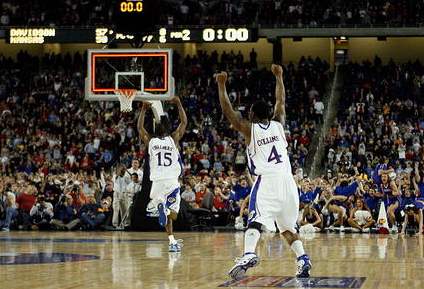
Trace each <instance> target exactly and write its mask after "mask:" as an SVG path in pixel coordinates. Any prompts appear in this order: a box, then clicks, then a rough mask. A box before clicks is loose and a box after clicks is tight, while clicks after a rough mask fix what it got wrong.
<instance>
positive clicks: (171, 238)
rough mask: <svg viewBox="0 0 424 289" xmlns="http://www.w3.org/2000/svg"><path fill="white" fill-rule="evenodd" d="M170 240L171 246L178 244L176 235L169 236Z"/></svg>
mask: <svg viewBox="0 0 424 289" xmlns="http://www.w3.org/2000/svg"><path fill="white" fill-rule="evenodd" d="M168 239H169V244H175V243H177V241H175V238H174V235H169V236H168Z"/></svg>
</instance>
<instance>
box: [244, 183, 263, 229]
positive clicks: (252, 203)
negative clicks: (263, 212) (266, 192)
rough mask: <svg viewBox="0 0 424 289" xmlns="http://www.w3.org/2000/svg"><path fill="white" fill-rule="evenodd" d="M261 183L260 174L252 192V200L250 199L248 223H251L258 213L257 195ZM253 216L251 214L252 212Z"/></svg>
mask: <svg viewBox="0 0 424 289" xmlns="http://www.w3.org/2000/svg"><path fill="white" fill-rule="evenodd" d="M260 183H261V176H258V178H257V180H256V183H255V186H254V187H253V189H252V191H251V193H250V201H249V219H248V220H247V222H248V224H250V223H251V222H252V221H253V220H254V219H255V218H256V216H257V215H258V213H259V212H258V209H257V206H256V197H257V194H258V190H259V185H260ZM252 212H253V214H252V216H250V213H252Z"/></svg>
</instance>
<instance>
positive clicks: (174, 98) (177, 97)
mask: <svg viewBox="0 0 424 289" xmlns="http://www.w3.org/2000/svg"><path fill="white" fill-rule="evenodd" d="M168 102H170V103H175V104H177V103H179V102H181V100H180V97H179V96H177V95H175V96H174V97H173V98H171V99H169V100H168Z"/></svg>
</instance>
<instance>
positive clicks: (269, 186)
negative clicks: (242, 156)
mask: <svg viewBox="0 0 424 289" xmlns="http://www.w3.org/2000/svg"><path fill="white" fill-rule="evenodd" d="M298 215H299V195H298V192H297V186H296V182H295V181H294V179H293V176H292V175H277V176H275V175H274V176H258V177H257V179H256V181H255V183H254V185H253V187H252V190H251V192H250V202H249V220H248V222H249V223H251V222H257V223H260V224H262V225H263V226H265V227H266V229H267V230H269V231H275V225H274V223H277V226H278V229H279V230H280V232H284V231H290V232H292V233H296V221H297V218H298Z"/></svg>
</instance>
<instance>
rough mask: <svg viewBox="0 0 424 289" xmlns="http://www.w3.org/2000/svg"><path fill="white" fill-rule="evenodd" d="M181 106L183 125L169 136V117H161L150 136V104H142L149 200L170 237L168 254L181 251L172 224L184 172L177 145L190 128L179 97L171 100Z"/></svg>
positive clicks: (140, 123) (141, 134)
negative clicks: (147, 125) (146, 118)
mask: <svg viewBox="0 0 424 289" xmlns="http://www.w3.org/2000/svg"><path fill="white" fill-rule="evenodd" d="M171 101H172V102H173V103H175V104H176V105H177V107H178V114H179V117H180V121H181V122H180V125H179V126H178V128H177V129H176V130H175V131H174V132H173V133H170V128H171V127H170V123H169V120H168V118H167V117H166V116H162V117H161V119H160V123H158V124H157V125H156V131H155V134H154V136H150V135H149V133H148V132H147V131H146V129H145V128H144V116H145V114H146V110H147V109H148V108H149V107H150V103H148V102H143V107H142V108H141V113H140V116H139V120H138V128H139V130H140V136H141V139H142V140H143V142H144V143H145V144H146V145H147V147H148V151H149V165H150V180H151V181H152V188H151V191H150V198H151V199H152V202H153V204H154V206H156V207H157V209H158V211H159V223H160V225H161V226H162V227H165V229H166V232H167V233H168V238H169V251H170V252H179V251H181V244H180V242H178V241H177V240H175V238H174V235H173V230H172V222H173V221H175V220H176V218H177V214H178V211H179V210H180V201H181V196H180V184H179V182H178V177H179V176H180V175H181V172H182V161H181V158H180V153H179V152H178V147H177V144H178V142H179V141H180V139H181V138H182V136H183V135H184V132H185V129H186V126H187V116H186V114H185V112H184V109H183V106H182V104H181V101H180V99H179V98H178V97H174V98H173V99H172V100H171Z"/></svg>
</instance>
